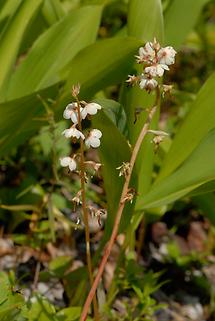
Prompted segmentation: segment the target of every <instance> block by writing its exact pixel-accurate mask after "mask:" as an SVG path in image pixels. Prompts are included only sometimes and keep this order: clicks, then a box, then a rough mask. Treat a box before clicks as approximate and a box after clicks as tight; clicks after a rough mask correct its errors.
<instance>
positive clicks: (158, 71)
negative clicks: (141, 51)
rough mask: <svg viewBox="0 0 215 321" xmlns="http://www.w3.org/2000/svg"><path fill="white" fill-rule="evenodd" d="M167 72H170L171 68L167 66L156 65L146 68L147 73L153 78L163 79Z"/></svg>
mask: <svg viewBox="0 0 215 321" xmlns="http://www.w3.org/2000/svg"><path fill="white" fill-rule="evenodd" d="M165 70H169V67H168V66H167V65H165V64H155V65H152V66H149V67H146V68H145V73H146V74H148V75H150V76H151V77H157V76H158V77H162V76H163V74H164V71H165Z"/></svg>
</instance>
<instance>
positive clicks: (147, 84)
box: [139, 74, 158, 91]
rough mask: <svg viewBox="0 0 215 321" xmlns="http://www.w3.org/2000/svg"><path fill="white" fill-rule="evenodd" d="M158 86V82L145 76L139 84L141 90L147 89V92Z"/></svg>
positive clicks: (142, 76)
mask: <svg viewBox="0 0 215 321" xmlns="http://www.w3.org/2000/svg"><path fill="white" fill-rule="evenodd" d="M157 85H158V82H157V80H155V79H153V78H147V77H145V76H144V74H142V75H141V80H140V83H139V86H140V88H141V89H146V90H147V91H151V90H153V89H154V88H156V87H157Z"/></svg>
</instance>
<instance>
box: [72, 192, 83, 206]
mask: <svg viewBox="0 0 215 321" xmlns="http://www.w3.org/2000/svg"><path fill="white" fill-rule="evenodd" d="M81 193H82V191H81V190H80V191H79V192H78V193H77V194H76V195H75V196H74V197H73V198H72V201H73V202H74V203H76V204H77V205H79V204H82V201H81Z"/></svg>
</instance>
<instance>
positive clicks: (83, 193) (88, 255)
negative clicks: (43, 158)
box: [75, 96, 99, 321]
mask: <svg viewBox="0 0 215 321" xmlns="http://www.w3.org/2000/svg"><path fill="white" fill-rule="evenodd" d="M75 99H76V101H77V107H78V108H77V115H78V129H79V131H80V132H82V124H81V105H80V102H79V99H78V96H75ZM79 164H80V181H81V200H82V211H83V219H84V226H85V242H86V259H87V269H88V275H89V279H90V285H91V286H92V285H93V268H92V259H91V253H90V230H89V218H88V209H87V203H86V191H85V158H84V141H83V138H82V137H80V163H79ZM93 310H94V320H95V321H99V310H98V303H97V299H96V296H94V297H93Z"/></svg>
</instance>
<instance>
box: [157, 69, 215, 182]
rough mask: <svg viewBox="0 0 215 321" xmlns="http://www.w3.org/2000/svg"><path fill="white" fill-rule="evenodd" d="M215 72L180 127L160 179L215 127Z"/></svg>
mask: <svg viewBox="0 0 215 321" xmlns="http://www.w3.org/2000/svg"><path fill="white" fill-rule="evenodd" d="M214 105H215V73H214V74H213V75H212V76H211V77H210V78H209V79H208V80H207V82H206V83H205V84H204V86H203V87H202V89H201V90H200V92H199V93H198V95H197V97H196V100H195V101H194V102H193V104H192V105H191V110H190V112H189V114H188V115H187V117H186V119H185V121H184V123H183V124H182V126H181V127H180V129H179V131H178V133H177V134H176V137H175V139H174V140H173V143H172V145H171V148H170V150H169V152H168V153H167V156H166V159H165V160H164V164H163V166H162V169H161V173H160V175H159V177H158V181H159V180H160V179H162V178H163V177H165V176H167V175H169V174H170V173H172V172H173V171H174V170H175V169H176V168H177V167H178V166H180V165H181V163H182V162H183V161H184V160H185V159H186V158H187V157H188V156H189V154H190V153H191V152H192V151H193V150H194V148H196V146H197V145H198V144H199V142H200V141H201V140H202V138H203V137H204V136H205V135H206V134H207V132H208V131H209V130H211V129H212V128H214V127H215V112H214Z"/></svg>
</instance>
